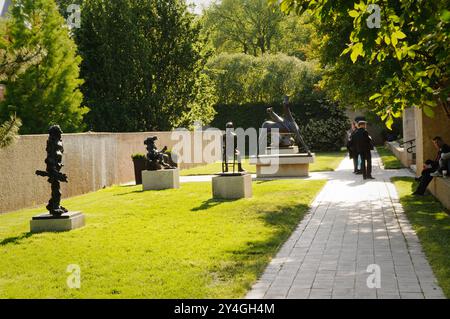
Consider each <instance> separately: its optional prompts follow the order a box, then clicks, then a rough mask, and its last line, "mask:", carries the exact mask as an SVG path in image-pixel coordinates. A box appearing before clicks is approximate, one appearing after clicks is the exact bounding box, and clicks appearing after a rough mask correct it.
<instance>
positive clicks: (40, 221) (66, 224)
mask: <svg viewBox="0 0 450 319" xmlns="http://www.w3.org/2000/svg"><path fill="white" fill-rule="evenodd" d="M84 225H85V219H84V215H83V213H81V212H68V213H66V214H63V215H61V216H53V215H50V214H49V213H46V214H42V215H38V216H34V217H33V219H32V220H31V222H30V231H31V233H43V232H63V231H69V230H73V229H77V228H81V227H84Z"/></svg>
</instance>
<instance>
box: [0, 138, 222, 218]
mask: <svg viewBox="0 0 450 319" xmlns="http://www.w3.org/2000/svg"><path fill="white" fill-rule="evenodd" d="M188 135H189V138H190V139H191V140H193V138H194V137H193V134H192V133H188ZM149 136H158V145H159V147H162V146H167V147H168V148H169V149H171V148H172V147H173V146H174V145H176V144H177V143H178V142H179V141H177V140H172V134H171V132H150V133H118V134H114V133H86V134H64V135H63V143H64V149H65V152H64V165H65V167H64V168H63V172H64V173H66V174H67V175H68V178H69V183H68V184H64V183H63V184H62V193H63V197H64V198H67V197H72V196H76V195H81V194H85V193H88V192H93V191H96V190H98V189H101V188H103V187H108V186H111V185H118V184H123V183H128V182H131V181H134V167H133V162H132V160H131V155H132V154H135V153H145V152H146V151H145V145H144V140H145V139H146V138H147V137H149ZM47 138H48V135H24V136H21V137H20V138H19V140H18V142H17V143H16V144H14V145H12V146H11V147H8V148H7V149H3V150H0V180H1V182H0V213H4V212H9V211H14V210H18V209H21V208H25V207H33V206H36V205H41V204H44V203H46V202H47V201H48V199H49V197H50V186H49V184H48V183H47V180H46V178H43V177H37V176H36V175H35V171H36V170H38V169H39V170H45V163H44V160H45V157H46V151H45V147H46V142H47ZM200 143H202V146H201V147H202V148H203V147H204V145H205V143H206V142H203V141H200ZM191 144H192V145H194V143H191ZM219 158H220V155H219ZM197 163H198V162H197ZM204 164H206V161H202V162H201V163H198V164H181V168H182V169H184V168H189V167H193V166H198V165H204Z"/></svg>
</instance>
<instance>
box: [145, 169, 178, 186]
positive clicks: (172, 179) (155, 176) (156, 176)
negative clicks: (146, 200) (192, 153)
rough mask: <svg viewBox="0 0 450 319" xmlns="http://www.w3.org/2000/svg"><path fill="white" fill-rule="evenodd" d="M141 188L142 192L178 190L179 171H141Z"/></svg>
mask: <svg viewBox="0 0 450 319" xmlns="http://www.w3.org/2000/svg"><path fill="white" fill-rule="evenodd" d="M142 187H143V190H144V191H149V190H163V189H172V188H180V170H179V169H166V170H160V171H143V172H142Z"/></svg>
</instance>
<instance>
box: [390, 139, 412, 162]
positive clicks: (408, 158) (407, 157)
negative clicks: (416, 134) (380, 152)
mask: <svg viewBox="0 0 450 319" xmlns="http://www.w3.org/2000/svg"><path fill="white" fill-rule="evenodd" d="M386 146H387V148H388V149H390V150H391V152H392V153H393V154H394V155H395V157H397V158H398V159H399V160H400V162H402V164H403V166H405V167H410V166H411V165H412V164H413V157H412V154H410V153H408V152H407V149H406V148H404V147H400V145H399V144H398V142H387V143H386Z"/></svg>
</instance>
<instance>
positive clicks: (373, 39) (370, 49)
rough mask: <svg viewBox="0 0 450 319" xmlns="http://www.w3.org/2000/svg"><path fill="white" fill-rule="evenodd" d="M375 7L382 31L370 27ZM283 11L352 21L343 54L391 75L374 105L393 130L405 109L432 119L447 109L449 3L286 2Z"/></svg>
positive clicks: (374, 96)
mask: <svg viewBox="0 0 450 319" xmlns="http://www.w3.org/2000/svg"><path fill="white" fill-rule="evenodd" d="M269 2H270V3H277V2H278V1H276V0H269ZM371 4H377V5H379V6H380V7H381V20H382V21H381V25H380V28H369V27H368V25H367V19H368V18H370V15H371V13H372V12H373V11H370V10H368V9H369V5H371ZM280 6H281V9H282V10H283V11H285V12H290V11H296V12H298V13H303V12H305V11H309V12H311V13H312V14H313V15H315V16H316V17H317V18H318V19H319V21H320V22H321V23H325V24H328V23H331V21H337V20H338V19H340V18H344V19H347V18H348V17H350V18H351V19H352V22H353V27H352V28H351V29H348V30H346V33H345V35H344V38H345V39H346V42H347V44H348V47H347V48H346V49H344V50H343V51H342V54H343V55H344V56H345V57H344V58H350V59H351V61H352V62H353V63H357V61H359V60H362V61H363V62H364V63H365V65H372V64H374V63H375V64H377V63H378V64H379V65H380V67H381V68H382V70H383V71H384V72H386V73H385V74H383V77H384V82H383V83H382V85H381V88H377V87H374V88H371V89H372V90H373V91H372V92H371V93H372V95H371V97H370V98H369V100H370V101H372V102H373V103H372V105H373V106H374V107H375V109H376V110H377V111H378V114H379V115H380V116H382V119H383V120H385V122H386V124H387V126H388V127H390V126H391V125H392V124H393V122H394V118H397V117H399V116H400V115H401V112H402V110H403V109H404V108H406V107H410V106H416V107H422V108H423V110H424V112H425V114H427V115H428V116H433V114H434V111H433V108H435V107H437V106H445V105H448V100H447V98H448V96H449V93H450V91H449V90H450V89H449V85H448V79H449V72H450V71H449V69H450V68H449V64H450V63H449V62H450V61H449V59H450V54H449V43H450V41H449V32H450V27H449V23H450V11H448V1H445V0H436V1H409V0H396V1H392V0H383V1H374V0H361V1H359V2H354V3H352V2H350V1H343V0H338V1H331V0H325V1H307V0H282V1H281V2H280ZM386 65H388V66H392V65H394V66H393V67H392V68H389V67H386ZM377 91H378V92H377ZM367 102H369V101H367Z"/></svg>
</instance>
